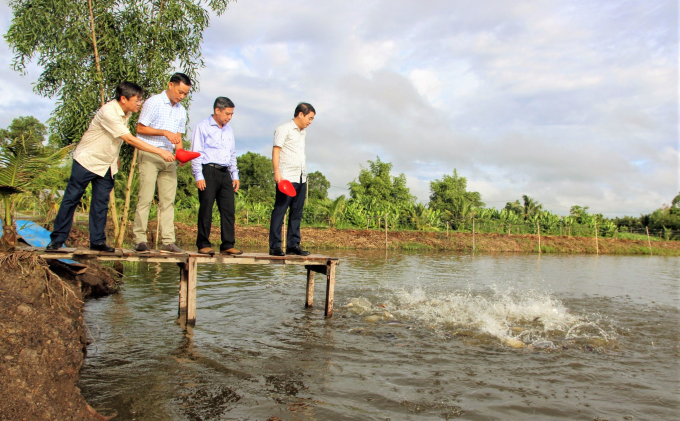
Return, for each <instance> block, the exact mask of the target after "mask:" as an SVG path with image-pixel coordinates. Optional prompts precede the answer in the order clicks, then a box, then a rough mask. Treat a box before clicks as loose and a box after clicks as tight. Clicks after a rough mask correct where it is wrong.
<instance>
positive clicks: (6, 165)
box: [0, 135, 72, 250]
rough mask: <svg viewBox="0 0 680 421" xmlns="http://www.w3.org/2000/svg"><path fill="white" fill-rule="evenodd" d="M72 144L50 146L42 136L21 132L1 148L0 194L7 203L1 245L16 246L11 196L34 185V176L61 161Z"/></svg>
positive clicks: (3, 246) (10, 248)
mask: <svg viewBox="0 0 680 421" xmlns="http://www.w3.org/2000/svg"><path fill="white" fill-rule="evenodd" d="M71 149H72V147H70V146H67V147H64V148H61V149H59V150H57V151H56V152H55V151H52V150H48V149H46V148H45V146H43V144H42V141H41V139H40V138H39V137H35V136H24V135H21V136H19V137H17V138H15V139H14V140H12V141H11V142H10V143H9V144H7V145H4V146H3V147H2V150H1V151H0V197H1V198H2V200H3V202H4V205H5V213H4V215H3V217H2V222H3V231H2V239H0V246H1V247H0V248H2V249H4V250H12V249H14V247H15V246H16V226H15V223H14V220H13V218H12V200H11V197H12V196H14V195H17V194H20V193H25V192H27V191H29V190H31V189H32V188H35V185H34V184H33V180H34V179H35V178H36V177H37V176H38V175H40V174H42V173H44V172H45V171H46V170H47V169H48V168H49V167H50V165H54V164H57V163H59V162H61V160H62V159H64V157H65V156H66V155H67V154H68V153H69V151H70V150H71Z"/></svg>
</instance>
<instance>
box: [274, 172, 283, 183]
mask: <svg viewBox="0 0 680 421" xmlns="http://www.w3.org/2000/svg"><path fill="white" fill-rule="evenodd" d="M281 180H283V177H281V171H279V170H276V171H274V181H276V184H279V183H280V182H281Z"/></svg>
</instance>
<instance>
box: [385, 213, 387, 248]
mask: <svg viewBox="0 0 680 421" xmlns="http://www.w3.org/2000/svg"><path fill="white" fill-rule="evenodd" d="M385 250H387V215H385Z"/></svg>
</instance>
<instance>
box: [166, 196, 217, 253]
mask: <svg viewBox="0 0 680 421" xmlns="http://www.w3.org/2000/svg"><path fill="white" fill-rule="evenodd" d="M160 227H161V205H160V203H158V202H156V250H158V231H159V229H160ZM208 235H210V234H208Z"/></svg>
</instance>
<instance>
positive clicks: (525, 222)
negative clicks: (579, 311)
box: [0, 117, 680, 238]
mask: <svg viewBox="0 0 680 421" xmlns="http://www.w3.org/2000/svg"><path fill="white" fill-rule="evenodd" d="M46 137H47V130H46V128H45V126H44V125H43V124H41V123H40V122H39V121H38V120H36V119H35V118H33V117H20V118H17V119H15V120H14V121H13V122H12V124H11V125H10V126H9V127H8V128H7V129H6V130H0V142H1V145H2V146H1V147H2V155H0V156H2V157H5V158H3V159H4V161H3V163H2V164H0V166H2V169H0V182H2V183H3V184H5V185H7V184H10V183H11V182H10V180H5V179H4V178H3V177H4V176H5V175H8V176H9V175H12V176H14V177H15V178H16V177H17V175H20V177H19V178H17V179H22V180H24V182H23V184H22V185H21V186H17V187H18V188H19V190H17V192H16V193H24V194H19V195H16V197H15V198H14V199H13V200H12V203H13V205H12V204H9V202H7V203H6V205H5V209H9V208H10V207H16V208H17V209H18V210H19V211H20V212H24V213H25V212H31V213H35V214H39V215H42V216H44V217H45V219H46V220H47V221H50V220H51V219H53V218H54V216H55V214H56V211H57V210H58V205H59V201H60V191H61V190H62V189H63V188H64V186H65V185H66V182H67V180H68V177H69V174H70V164H69V163H70V160H69V159H64V158H65V156H66V154H67V153H68V151H69V150H70V149H69V148H60V147H59V142H58V141H56V139H55V138H54V137H51V138H50V139H48V140H46ZM21 145H23V146H21ZM22 148H23V149H22ZM21 150H24V153H26V152H25V150H29V152H30V153H33V154H34V155H35V157H36V158H35V160H36V162H39V163H42V164H43V165H44V169H43V170H38V171H36V168H35V167H33V166H25V167H22V166H21V165H14V166H12V165H7V162H9V161H7V156H8V154H10V155H11V154H12V153H14V152H16V151H21ZM12 151H14V152H12ZM31 151H32V152H31ZM48 158H49V159H48ZM22 159H24V160H25V157H24V158H22ZM50 159H51V160H50ZM50 164H54V165H50ZM238 168H239V174H240V179H241V189H240V191H239V193H238V194H237V201H236V214H237V220H238V222H239V223H241V224H260V225H267V224H268V223H269V217H270V214H271V209H272V206H273V201H274V200H273V199H274V192H275V189H276V186H275V184H274V177H273V172H272V163H271V159H270V158H268V157H265V156H263V155H260V154H257V153H253V152H248V153H245V154H243V155H241V156H239V157H238ZM24 173H26V174H24ZM131 173H132V174H133V175H132V180H128V174H129V173H125V172H121V173H119V174H118V175H117V176H116V188H115V201H116V209H117V211H118V213H120V212H121V211H122V209H123V208H124V206H125V202H126V200H125V199H126V198H125V191H126V187H127V186H128V185H129V186H130V190H131V194H130V199H129V200H130V203H129V206H130V209H131V210H132V211H133V212H134V209H135V207H136V198H137V191H138V186H139V183H138V178H137V173H136V172H134V171H133V172H131ZM22 177H23V178H22ZM330 187H331V184H330V182H329V181H328V180H327V179H326V177H325V176H324V175H323V174H322V173H321V172H319V171H316V172H313V173H310V174H309V175H308V191H307V196H308V197H307V204H306V206H305V213H304V218H303V222H304V223H305V224H306V225H308V226H318V227H321V226H324V227H336V228H368V229H384V228H385V224H387V226H388V229H390V230H420V231H444V230H458V231H471V230H472V229H475V230H476V231H477V232H497V233H503V234H527V233H530V234H535V233H537V232H539V230H540V232H541V233H543V234H552V235H574V236H594V235H595V230H596V229H597V233H598V235H600V236H603V237H607V236H609V237H611V236H615V235H624V234H626V233H628V234H630V233H635V232H638V233H642V232H645V231H646V229H650V230H652V233H653V234H656V235H658V236H661V237H665V238H672V237H673V230H680V195H678V196H677V197H676V198H675V199H674V200H673V201H672V203H671V205H670V206H664V207H662V208H660V209H658V210H657V211H655V212H653V213H651V214H649V215H641V216H640V217H623V218H614V219H610V218H605V217H604V216H603V215H602V214H592V213H589V212H588V207H587V206H573V207H572V208H571V210H570V213H569V215H567V216H560V215H557V214H555V213H552V212H550V211H546V210H544V207H543V205H542V204H540V203H538V202H537V201H536V200H535V199H533V198H532V197H530V196H528V195H524V196H522V198H521V199H518V200H516V201H514V202H508V203H507V204H506V205H505V207H503V208H501V209H496V208H489V207H486V205H485V203H484V202H483V201H482V197H481V195H480V193H479V192H474V191H469V190H468V188H467V179H466V178H465V177H462V176H460V175H459V174H458V172H457V171H456V170H455V169H454V170H453V173H452V174H451V175H448V174H445V175H443V176H442V178H440V179H437V180H433V181H432V182H430V197H429V202H428V203H427V204H423V203H418V202H417V201H416V198H415V196H413V195H412V194H411V193H410V191H409V188H408V187H407V186H406V176H405V175H404V174H399V175H393V173H392V164H390V163H388V162H384V161H382V160H380V158H379V157H378V158H376V160H375V161H368V165H367V166H366V167H363V168H362V169H361V171H360V172H359V175H358V177H357V178H356V179H355V180H353V181H352V182H350V183H349V185H348V187H349V195H348V196H344V195H342V196H339V197H336V198H333V199H330V198H329V197H328V190H329V188H330ZM7 197H9V195H8V196H7ZM8 204H9V205H8ZM88 206H89V192H87V193H86V195H85V197H84V198H83V201H82V204H81V209H80V210H81V212H87V211H88ZM198 206H199V204H198V195H197V190H196V188H195V184H194V179H193V175H192V174H191V170H190V166H184V167H181V168H180V169H179V170H178V189H177V200H176V217H177V220H178V221H180V222H185V223H190V224H191V223H194V222H195V221H196V218H197V214H198ZM154 211H155V210H152V213H151V217H152V218H153V217H155V215H154ZM214 216H215V218H218V215H217V212H215V215H214Z"/></svg>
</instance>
